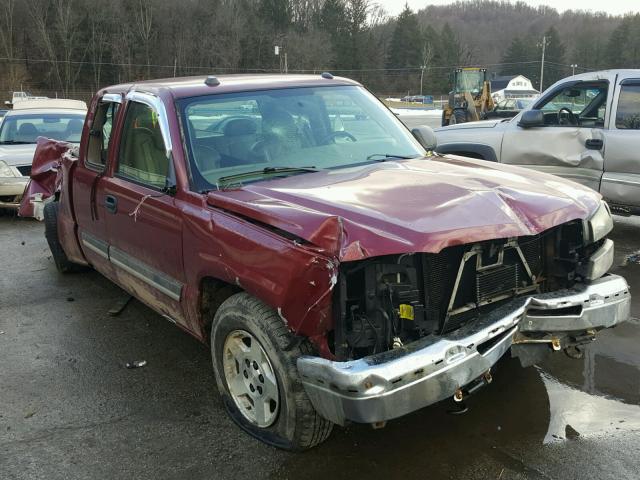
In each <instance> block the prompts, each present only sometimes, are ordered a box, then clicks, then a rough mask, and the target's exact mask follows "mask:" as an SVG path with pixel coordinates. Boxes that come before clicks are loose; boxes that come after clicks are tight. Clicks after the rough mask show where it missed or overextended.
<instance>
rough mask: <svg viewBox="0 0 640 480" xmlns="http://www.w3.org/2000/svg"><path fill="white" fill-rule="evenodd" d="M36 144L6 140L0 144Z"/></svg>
mask: <svg viewBox="0 0 640 480" xmlns="http://www.w3.org/2000/svg"><path fill="white" fill-rule="evenodd" d="M33 143H36V142H21V141H18V140H4V141H2V142H0V145H31V144H33Z"/></svg>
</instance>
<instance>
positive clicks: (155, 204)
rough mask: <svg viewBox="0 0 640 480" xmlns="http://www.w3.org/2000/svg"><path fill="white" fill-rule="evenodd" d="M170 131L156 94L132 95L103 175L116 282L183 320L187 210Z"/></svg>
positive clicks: (180, 321)
mask: <svg viewBox="0 0 640 480" xmlns="http://www.w3.org/2000/svg"><path fill="white" fill-rule="evenodd" d="M171 162H172V160H171V137H170V135H169V128H168V123H167V117H166V112H165V109H164V105H163V104H162V102H161V101H160V99H158V98H157V97H155V96H152V95H150V94H143V93H139V92H130V93H129V94H128V95H127V102H126V105H125V111H124V118H123V120H122V129H121V132H120V136H119V142H118V151H117V153H116V154H115V155H114V162H113V166H112V169H111V176H109V178H105V179H104V191H103V193H102V195H101V198H100V202H101V204H102V206H103V208H104V210H105V212H106V213H105V217H106V219H107V233H108V239H109V259H110V261H111V263H112V265H113V266H114V269H115V272H116V275H117V282H118V284H120V285H121V286H122V287H124V288H125V289H127V290H128V291H129V292H131V293H133V294H135V295H136V296H137V297H138V298H140V299H141V300H142V301H144V302H145V303H147V304H148V305H150V306H152V307H153V308H155V309H156V310H158V311H160V312H162V313H163V314H165V315H166V316H168V317H169V318H170V319H171V320H173V321H176V322H178V323H180V324H183V322H184V320H183V318H184V317H183V312H182V308H181V302H180V301H181V298H182V292H183V286H184V271H183V264H182V216H181V212H180V211H179V210H178V209H177V208H176V205H175V201H174V198H173V196H172V189H171V188H168V186H169V185H175V182H174V181H172V178H174V176H173V174H172V172H173V165H172V163H171Z"/></svg>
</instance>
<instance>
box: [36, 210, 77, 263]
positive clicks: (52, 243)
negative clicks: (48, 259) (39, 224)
mask: <svg viewBox="0 0 640 480" xmlns="http://www.w3.org/2000/svg"><path fill="white" fill-rule="evenodd" d="M59 207H60V204H59V203H58V202H49V203H47V204H46V205H45V206H44V236H45V238H46V239H47V243H48V244H49V249H50V250H51V256H52V257H53V261H54V262H55V264H56V268H57V269H58V271H59V272H61V273H70V272H79V271H82V270H84V269H85V267H83V266H82V265H78V264H77V263H73V262H71V261H69V259H68V258H67V254H66V253H64V250H63V248H62V245H61V244H60V239H59V237H58V208H59Z"/></svg>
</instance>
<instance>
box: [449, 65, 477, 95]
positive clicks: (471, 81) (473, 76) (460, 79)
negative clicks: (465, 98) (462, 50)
mask: <svg viewBox="0 0 640 480" xmlns="http://www.w3.org/2000/svg"><path fill="white" fill-rule="evenodd" d="M483 83H484V72H482V71H478V70H462V71H460V72H457V73H456V85H455V88H456V92H471V93H473V94H474V95H477V94H478V93H480V91H481V90H482V84H483Z"/></svg>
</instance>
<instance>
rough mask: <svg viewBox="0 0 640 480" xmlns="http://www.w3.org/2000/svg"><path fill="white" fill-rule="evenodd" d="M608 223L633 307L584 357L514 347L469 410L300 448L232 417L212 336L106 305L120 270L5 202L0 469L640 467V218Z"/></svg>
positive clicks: (319, 472)
mask: <svg viewBox="0 0 640 480" xmlns="http://www.w3.org/2000/svg"><path fill="white" fill-rule="evenodd" d="M612 236H613V238H614V240H615V241H616V248H617V256H616V265H617V266H616V267H615V269H614V271H615V272H616V273H619V274H622V275H624V276H625V277H626V278H627V279H628V281H629V283H630V284H631V291H632V294H633V295H634V297H633V307H632V315H634V319H633V320H632V321H631V322H629V323H627V324H624V325H621V326H619V327H618V328H616V329H613V330H609V331H606V332H603V333H601V334H600V335H599V337H598V340H597V341H596V342H595V343H593V344H592V345H590V346H589V347H588V348H587V350H586V352H585V356H584V358H583V359H581V360H572V359H569V358H568V357H566V356H565V355H564V354H555V355H554V356H552V357H551V359H550V360H549V361H547V362H545V363H544V364H543V365H541V366H539V367H531V368H526V369H522V368H520V366H519V363H518V362H517V361H514V360H511V359H508V358H507V359H505V360H504V361H502V362H500V363H499V364H498V366H497V367H498V368H497V369H495V371H494V375H493V377H494V381H493V383H492V384H491V385H490V386H489V387H488V388H485V389H483V390H481V391H480V392H478V393H477V394H476V395H475V396H473V397H471V398H470V399H469V400H468V406H469V411H468V412H467V413H466V414H463V415H451V414H448V413H447V411H448V410H449V409H450V408H451V405H450V404H449V403H444V404H439V405H436V406H433V407H430V408H426V409H423V410H421V411H418V412H415V413H413V414H411V415H408V416H406V417H404V418H401V419H398V420H395V421H392V422H389V423H388V425H387V427H386V428H385V429H382V430H372V429H371V428H370V427H368V426H366V425H352V426H350V427H348V428H339V427H336V428H335V430H334V432H333V435H332V436H331V437H330V439H329V440H328V441H327V442H326V443H325V444H323V445H321V446H320V447H318V448H316V449H314V450H312V451H309V452H306V453H304V454H290V453H287V452H282V451H279V450H275V449H273V448H271V447H268V446H265V445H263V444H261V443H259V442H257V441H255V440H253V439H252V438H250V437H248V436H246V435H245V434H244V433H242V432H241V431H240V430H239V429H237V428H236V427H235V425H234V424H233V423H232V422H231V420H229V419H228V418H227V416H226V414H225V412H224V410H223V407H222V404H221V402H220V399H219V397H218V394H217V392H216V390H215V384H214V379H213V376H212V373H211V368H210V360H209V352H208V349H207V347H205V346H204V345H201V344H200V343H198V342H197V341H196V340H194V339H192V338H191V337H190V336H189V335H187V334H186V333H184V332H182V331H180V330H179V329H178V328H176V327H175V326H174V325H172V324H170V323H168V322H167V321H165V320H164V319H163V318H162V317H160V316H159V315H157V314H155V313H153V312H152V311H151V310H149V309H148V308H146V307H145V306H143V305H141V304H140V303H139V302H137V301H132V302H130V304H129V305H128V307H127V308H126V309H125V310H124V312H123V313H122V314H121V315H120V316H117V317H111V316H109V315H108V314H107V311H108V310H109V309H110V308H112V307H113V306H114V304H115V303H117V301H118V300H119V299H121V298H122V293H121V291H120V290H119V289H118V288H117V287H116V286H115V285H113V284H112V283H110V282H109V281H108V280H106V279H105V278H103V277H102V276H100V275H99V274H97V273H95V272H87V273H81V274H75V275H60V274H58V273H57V272H56V270H55V267H54V265H53V261H52V259H51V258H50V253H49V250H48V248H47V245H46V242H45V240H44V236H43V225H42V224H41V223H38V222H35V221H28V220H18V219H14V218H9V217H0V247H1V248H0V265H2V268H1V271H2V273H3V274H2V276H0V479H2V480H9V479H11V480H13V479H47V480H54V479H76V478H81V479H85V478H86V479H111V478H114V479H125V478H126V479H129V478H131V479H133V478H135V479H169V478H172V479H173V478H176V479H187V478H188V479H190V480H195V479H201V478H202V479H204V478H207V479H214V478H225V479H227V478H249V477H251V478H274V479H275V478H277V479H280V478H290V479H298V478H305V480H311V479H316V478H318V479H319V478H323V479H326V478H331V479H332V480H336V479H340V478H364V477H367V478H429V479H460V478H464V479H501V480H506V479H534V480H535V479H561V480H570V479H571V480H572V479H590V480H596V479H598V480H599V479H617V480H620V479H637V478H638V477H639V473H638V472H639V471H640V406H639V403H640V343H639V342H640V321H639V320H638V319H637V318H635V317H640V290H639V289H638V285H640V264H639V263H638V262H640V255H638V256H633V255H632V254H633V253H634V252H636V251H637V250H640V219H628V218H620V217H617V218H616V226H615V229H614V233H613V235H612ZM630 255H631V256H630ZM627 256H630V257H629V259H630V260H629V261H627V262H626V265H625V266H621V265H622V264H623V263H625V258H627ZM136 360H146V361H147V365H146V366H144V367H143V368H138V369H133V370H129V369H126V368H125V364H126V363H127V362H132V361H136Z"/></svg>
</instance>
